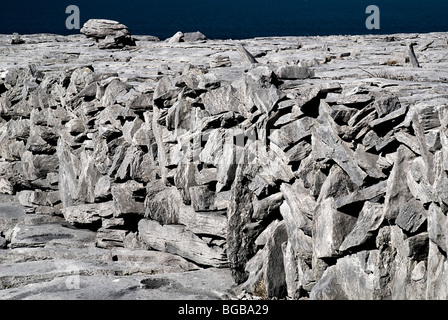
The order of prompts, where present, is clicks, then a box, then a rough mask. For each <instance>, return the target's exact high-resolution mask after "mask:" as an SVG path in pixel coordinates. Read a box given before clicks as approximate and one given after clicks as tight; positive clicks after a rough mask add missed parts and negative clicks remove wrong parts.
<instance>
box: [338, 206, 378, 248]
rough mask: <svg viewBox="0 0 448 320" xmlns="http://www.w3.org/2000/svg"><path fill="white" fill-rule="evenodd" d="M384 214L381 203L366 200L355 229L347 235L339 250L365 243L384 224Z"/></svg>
mask: <svg viewBox="0 0 448 320" xmlns="http://www.w3.org/2000/svg"><path fill="white" fill-rule="evenodd" d="M384 214H385V213H384V210H383V206H382V205H381V204H378V203H374V202H369V201H366V202H365V203H364V206H363V208H362V209H361V212H360V213H359V217H358V221H356V224H355V226H354V228H353V230H352V231H351V232H350V233H349V234H348V235H347V236H346V237H345V239H344V241H343V242H342V244H341V246H340V247H339V251H345V250H347V249H350V248H353V247H356V246H360V245H362V244H363V243H365V242H366V241H367V240H368V239H369V238H370V237H372V236H373V233H374V232H375V231H376V230H378V228H379V227H380V225H381V224H382V222H383V219H384Z"/></svg>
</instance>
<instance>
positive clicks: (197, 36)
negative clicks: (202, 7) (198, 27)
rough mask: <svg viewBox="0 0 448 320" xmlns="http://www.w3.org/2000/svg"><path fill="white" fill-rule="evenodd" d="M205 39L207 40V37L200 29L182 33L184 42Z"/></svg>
mask: <svg viewBox="0 0 448 320" xmlns="http://www.w3.org/2000/svg"><path fill="white" fill-rule="evenodd" d="M205 40H207V37H206V36H205V35H204V34H203V33H202V32H200V31H196V32H185V33H184V41H185V42H196V41H205Z"/></svg>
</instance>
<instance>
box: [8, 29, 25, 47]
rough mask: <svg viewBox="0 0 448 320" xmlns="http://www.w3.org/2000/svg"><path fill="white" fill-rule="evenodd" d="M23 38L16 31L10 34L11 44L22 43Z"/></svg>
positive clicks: (23, 41)
mask: <svg viewBox="0 0 448 320" xmlns="http://www.w3.org/2000/svg"><path fill="white" fill-rule="evenodd" d="M24 43H25V40H23V39H22V38H21V37H20V35H19V34H18V33H16V32H14V33H13V34H12V39H11V44H24Z"/></svg>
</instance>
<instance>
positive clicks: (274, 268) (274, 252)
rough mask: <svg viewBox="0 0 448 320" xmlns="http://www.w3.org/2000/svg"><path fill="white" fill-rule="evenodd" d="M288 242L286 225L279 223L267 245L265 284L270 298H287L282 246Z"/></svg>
mask: <svg viewBox="0 0 448 320" xmlns="http://www.w3.org/2000/svg"><path fill="white" fill-rule="evenodd" d="M286 241H288V234H287V231H286V226H285V223H284V222H283V223H279V225H278V226H277V227H276V228H275V230H274V231H273V234H272V236H271V237H270V239H269V241H268V243H267V244H266V250H267V251H268V253H267V256H266V258H267V261H266V271H265V276H264V279H265V280H264V283H265V289H266V294H267V296H268V297H278V298H281V297H284V296H286V292H287V291H286V290H287V288H286V278H285V266H284V262H283V249H282V245H283V243H285V242H286Z"/></svg>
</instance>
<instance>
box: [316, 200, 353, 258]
mask: <svg viewBox="0 0 448 320" xmlns="http://www.w3.org/2000/svg"><path fill="white" fill-rule="evenodd" d="M356 222H357V220H356V218H355V217H353V216H350V215H348V214H345V213H342V212H340V211H337V210H336V209H335V207H334V199H333V198H328V199H326V200H324V201H323V202H322V203H321V204H320V205H319V208H318V209H317V210H316V215H315V217H314V220H313V253H314V254H315V255H316V257H317V258H331V257H335V256H338V255H339V248H340V247H341V245H342V243H343V242H344V240H345V238H346V237H347V235H348V234H349V233H350V232H351V231H352V229H353V227H354V225H355V224H356ZM349 241H350V240H349ZM344 247H345V245H344Z"/></svg>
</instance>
